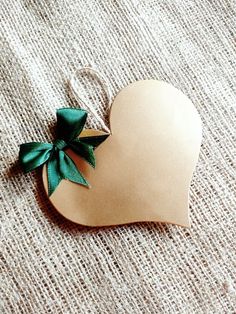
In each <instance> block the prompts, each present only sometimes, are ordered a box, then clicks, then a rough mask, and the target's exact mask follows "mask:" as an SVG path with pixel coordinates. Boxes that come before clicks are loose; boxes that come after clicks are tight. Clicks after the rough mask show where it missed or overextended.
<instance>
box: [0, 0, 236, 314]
mask: <svg viewBox="0 0 236 314" xmlns="http://www.w3.org/2000/svg"><path fill="white" fill-rule="evenodd" d="M0 8H1V10H0V14H1V16H0V32H1V46H2V49H1V54H0V56H1V62H0V77H1V101H0V106H1V110H0V119H1V128H0V130H1V136H0V144H1V159H0V160H1V173H2V176H1V177H2V180H1V192H0V193H1V210H0V215H1V241H0V243H1V252H2V255H1V264H0V271H1V285H0V288H1V298H0V299H1V304H0V306H1V309H0V312H1V313H6V314H8V313H14V314H17V313H44V314H45V313H63V314H66V313H83V314H84V313H112V314H113V313H119V314H123V313H135V314H137V313H145V314H146V313H171V314H172V313H181V314H183V313H188V314H192V313H197V314H200V313H204V314H206V313H214V314H215V313H227V314H229V313H235V309H236V272H235V266H236V265H235V261H236V252H235V247H236V243H235V239H236V231H235V221H236V219H235V205H236V186H235V160H236V146H235V143H236V140H235V125H236V114H235V100H236V49H235V29H236V18H235V16H236V3H235V1H234V0H221V1H211V0H201V1H197V0H186V1H185V0H171V1H170V0H166V1H161V0H148V1H144V0H120V1H115V0H107V1H105V0H103V1H94V0H84V1H76V0H55V1H51V0H41V1H34V0H2V1H1V4H0ZM89 63H90V64H95V65H96V67H97V69H98V70H101V71H102V73H103V74H104V75H105V77H107V78H109V82H110V85H111V91H112V95H113V96H115V95H116V93H117V92H118V91H119V90H120V89H121V88H122V87H124V86H125V85H127V84H129V83H131V82H134V81H136V80H140V79H155V78H156V79H162V80H165V81H168V82H170V83H172V84H173V85H174V86H176V87H178V88H179V89H181V90H182V91H183V92H184V93H186V94H187V95H188V96H189V97H190V98H191V99H192V101H193V103H194V104H195V106H196V108H197V110H198V112H199V113H200V115H201V119H202V123H203V142H202V147H201V153H200V158H199V163H198V166H197V169H196V171H195V174H194V178H193V181H192V183H191V191H190V216H191V220H192V227H191V229H190V230H187V229H184V228H180V227H176V226H169V225H164V224H157V223H138V224H131V225H126V226H119V227H112V228H99V229H94V228H85V227H81V226H77V225H75V224H73V223H70V222H68V221H66V220H65V219H63V218H62V217H61V216H60V215H59V214H57V213H56V211H55V210H54V209H53V208H52V206H51V205H50V203H49V201H48V199H47V197H46V196H45V194H44V191H43V187H42V180H41V173H40V172H35V173H31V174H29V175H23V173H22V172H21V171H20V167H19V165H18V163H17V156H18V150H19V144H20V143H23V142H28V141H32V140H35V141H45V142H51V140H52V139H53V134H52V133H53V132H51V130H50V129H51V124H52V123H53V121H55V110H56V109H57V108H59V107H66V106H68V107H77V106H78V104H77V102H76V101H75V100H74V99H72V98H71V97H70V96H69V93H68V88H67V87H68V86H67V83H68V79H69V78H70V77H71V75H72V73H74V71H75V70H76V69H78V68H80V67H82V66H84V65H86V64H89ZM79 84H80V90H81V93H82V97H83V99H84V100H87V101H89V103H92V104H94V108H95V109H96V110H97V112H98V114H99V116H100V117H102V118H104V119H107V111H106V96H105V95H104V93H103V92H102V89H101V86H99V84H97V83H96V82H94V81H92V80H91V78H89V77H84V78H83V79H81V80H80V82H79ZM127 110H129V108H127ZM87 126H89V127H91V128H100V127H101V126H100V125H99V124H98V123H97V121H96V120H94V119H93V118H92V116H90V118H89V119H88V125H87ZM124 127H125V126H124Z"/></svg>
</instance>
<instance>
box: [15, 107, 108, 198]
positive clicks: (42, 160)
mask: <svg viewBox="0 0 236 314" xmlns="http://www.w3.org/2000/svg"><path fill="white" fill-rule="evenodd" d="M86 119H87V112H86V111H85V110H82V109H73V108H62V109H58V110H57V139H56V140H55V141H54V142H53V143H52V144H50V143H38V142H31V143H25V144H21V145H20V152H19V160H20V163H21V165H22V167H23V170H24V172H26V173H27V172H30V171H32V170H34V169H36V168H38V167H40V166H42V165H43V164H47V179H48V194H49V196H50V195H51V194H52V193H53V192H54V191H55V189H56V187H57V186H58V184H59V183H60V182H61V180H62V179H68V180H70V181H72V182H75V183H78V184H82V185H85V186H88V185H89V184H88V182H87V181H86V179H85V178H84V177H83V175H82V174H81V173H80V171H79V170H78V169H77V167H76V165H75V163H74V161H73V160H72V159H71V158H70V157H69V156H68V155H67V154H66V152H65V151H64V150H65V149H66V148H70V149H72V150H73V151H74V152H75V153H76V154H77V155H79V156H80V157H82V158H83V159H85V160H86V161H87V162H88V163H89V164H90V165H91V166H92V167H94V168H95V164H96V163H95V155H94V149H95V148H96V147H97V146H98V145H100V144H101V143H102V142H103V141H104V140H105V139H106V138H107V137H108V135H106V134H105V135H99V136H88V137H80V138H79V135H80V133H81V132H82V130H83V128H84V125H85V122H86Z"/></svg>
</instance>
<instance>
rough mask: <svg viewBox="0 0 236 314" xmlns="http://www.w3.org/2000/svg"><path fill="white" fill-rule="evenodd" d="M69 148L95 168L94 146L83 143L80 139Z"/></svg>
mask: <svg viewBox="0 0 236 314" xmlns="http://www.w3.org/2000/svg"><path fill="white" fill-rule="evenodd" d="M69 147H70V148H71V149H72V150H73V151H74V152H75V153H76V154H78V155H79V156H80V157H82V158H83V159H84V160H86V161H87V162H88V163H89V164H90V165H91V166H92V167H93V168H95V165H96V160H95V155H94V148H93V146H91V145H88V144H85V143H82V142H81V141H80V140H79V139H76V140H74V141H72V142H71V143H70V144H69Z"/></svg>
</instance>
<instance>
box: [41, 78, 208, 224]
mask: <svg viewBox="0 0 236 314" xmlns="http://www.w3.org/2000/svg"><path fill="white" fill-rule="evenodd" d="M110 125H111V129H112V134H111V135H110V136H109V137H108V139H107V140H106V141H105V142H104V143H103V144H101V145H100V146H99V147H98V148H97V149H96V151H95V155H96V161H97V166H96V169H93V168H92V167H91V166H90V165H88V164H87V163H86V162H85V161H84V160H83V159H81V158H80V157H78V156H77V155H75V154H74V153H73V152H72V151H70V150H68V151H67V152H68V154H69V155H70V156H71V158H72V159H73V160H74V161H75V163H76V165H77V167H78V169H80V171H81V172H82V173H83V174H84V176H85V177H86V179H87V180H88V181H89V183H90V184H91V188H90V189H88V188H86V187H84V186H81V185H78V184H75V183H72V182H70V181H67V180H62V181H61V183H60V184H59V186H58V187H57V189H56V190H55V192H54V193H53V194H52V195H51V197H50V200H51V202H52V204H53V205H54V206H55V208H56V209H57V210H58V211H59V212H60V213H61V214H62V215H63V216H64V217H66V218H67V219H69V220H71V221H74V222H76V223H79V224H83V225H89V226H107V225H117V224H125V223H131V222H137V221H159V222H168V223H173V224H178V225H182V226H189V213H188V211H189V206H188V203H189V200H188V199H189V186H190V181H191V178H192V174H193V171H194V168H195V165H196V163H197V159H198V155H199V150H200V144H201V133H202V132H201V130H202V128H201V121H200V117H199V115H198V113H197V111H196V109H195V107H194V106H193V104H192V102H191V101H190V100H189V99H188V98H187V97H186V96H185V95H184V94H183V93H182V92H181V91H179V90H178V89H176V88H175V87H173V86H172V85H170V84H167V83H165V82H162V81H156V80H145V81H138V82H135V83H133V84H131V85H128V86H127V87H125V88H124V89H122V90H121V91H120V93H119V94H118V95H117V96H116V98H115V100H114V102H113V105H112V110H111V114H110ZM94 132H96V131H94ZM98 133H99V132H98ZM85 135H86V136H88V135H89V134H88V131H86V130H84V131H83V133H82V136H85ZM93 135H94V134H93ZM43 181H44V186H45V189H46V191H47V179H46V167H44V169H43Z"/></svg>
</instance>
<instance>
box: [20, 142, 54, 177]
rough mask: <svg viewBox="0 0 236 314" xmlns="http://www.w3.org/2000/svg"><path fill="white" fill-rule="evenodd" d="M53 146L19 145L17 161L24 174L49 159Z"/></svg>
mask: <svg viewBox="0 0 236 314" xmlns="http://www.w3.org/2000/svg"><path fill="white" fill-rule="evenodd" d="M52 149H53V145H52V144H49V143H37V142H31V143H25V144H21V145H20V152H19V160H20V163H21V165H22V168H23V170H24V172H30V171H32V170H34V169H36V168H38V167H39V166H41V165H43V164H44V163H45V162H46V161H47V160H48V159H49V157H50V155H51V152H52Z"/></svg>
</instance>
